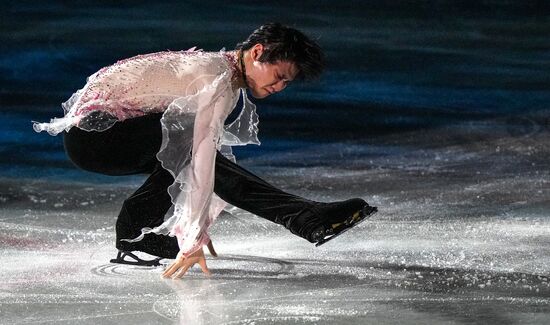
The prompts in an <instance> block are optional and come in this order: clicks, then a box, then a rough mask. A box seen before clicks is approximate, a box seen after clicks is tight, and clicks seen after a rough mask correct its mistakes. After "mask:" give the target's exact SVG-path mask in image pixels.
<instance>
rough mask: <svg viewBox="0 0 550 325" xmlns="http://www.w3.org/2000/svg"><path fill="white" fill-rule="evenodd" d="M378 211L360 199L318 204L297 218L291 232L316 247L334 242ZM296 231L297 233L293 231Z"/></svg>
mask: <svg viewBox="0 0 550 325" xmlns="http://www.w3.org/2000/svg"><path fill="white" fill-rule="evenodd" d="M376 211H378V209H377V208H376V207H372V206H370V205H368V203H367V202H365V200H363V199H360V198H355V199H349V200H345V201H339V202H331V203H322V202H319V203H318V204H316V205H315V206H314V207H313V208H312V209H311V210H310V211H309V213H304V214H303V215H301V216H299V217H297V218H295V220H294V222H293V224H292V226H291V228H290V229H291V231H292V232H293V233H295V234H297V235H299V236H301V237H303V238H305V239H307V240H308V241H309V242H311V243H316V244H315V246H320V245H322V244H324V243H326V242H327V241H329V240H332V239H334V238H336V237H338V236H339V235H341V234H342V233H344V232H346V231H347V230H349V229H351V228H353V227H354V226H356V225H358V224H359V223H361V222H362V221H364V220H365V219H367V218H368V217H370V216H371V215H372V214H374V213H375V212H376ZM292 229H295V230H297V231H293V230H292Z"/></svg>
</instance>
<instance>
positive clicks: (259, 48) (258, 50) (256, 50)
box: [250, 43, 264, 61]
mask: <svg viewBox="0 0 550 325" xmlns="http://www.w3.org/2000/svg"><path fill="white" fill-rule="evenodd" d="M262 53H264V46H263V45H262V44H260V43H258V44H256V45H254V46H252V48H251V49H250V57H251V58H252V60H254V61H258V59H259V58H260V57H261V56H262Z"/></svg>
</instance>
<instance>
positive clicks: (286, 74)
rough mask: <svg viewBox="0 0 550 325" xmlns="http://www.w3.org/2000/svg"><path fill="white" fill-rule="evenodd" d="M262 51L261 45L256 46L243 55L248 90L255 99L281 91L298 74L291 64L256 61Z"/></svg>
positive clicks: (294, 66) (286, 62)
mask: <svg viewBox="0 0 550 325" xmlns="http://www.w3.org/2000/svg"><path fill="white" fill-rule="evenodd" d="M263 49H264V47H263V45H262V44H256V45H254V46H253V47H252V48H250V49H249V50H248V51H246V52H245V55H244V62H245V70H246V81H247V83H248V86H249V88H248V89H249V90H250V93H251V94H252V96H253V97H255V98H265V97H267V96H269V95H272V94H275V93H278V92H280V91H282V90H283V89H285V88H286V86H288V83H289V82H291V81H292V80H294V78H295V77H296V74H297V73H298V69H297V68H296V65H295V64H294V63H292V62H288V61H276V62H275V63H268V62H260V61H258V59H259V58H260V56H261V55H262V53H263Z"/></svg>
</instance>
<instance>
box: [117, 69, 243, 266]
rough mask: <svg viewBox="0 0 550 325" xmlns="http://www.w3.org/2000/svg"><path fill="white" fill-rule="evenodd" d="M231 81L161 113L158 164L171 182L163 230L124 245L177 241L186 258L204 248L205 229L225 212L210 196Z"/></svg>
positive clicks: (219, 81)
mask: <svg viewBox="0 0 550 325" xmlns="http://www.w3.org/2000/svg"><path fill="white" fill-rule="evenodd" d="M230 78H231V74H230V72H229V71H228V72H225V73H223V74H222V75H220V76H218V77H217V78H216V79H215V80H214V81H213V82H210V83H209V84H208V85H206V86H205V87H204V88H203V89H202V90H200V91H199V92H198V93H197V94H194V95H191V96H186V97H182V98H178V99H177V100H175V101H174V102H173V103H171V104H170V106H169V107H168V109H167V110H166V111H165V112H164V115H163V117H162V119H161V123H162V129H163V143H162V146H161V149H160V151H159V153H158V154H157V158H158V159H159V161H161V162H162V166H163V167H164V168H165V169H167V170H168V171H170V172H171V173H172V175H173V176H174V179H175V181H174V183H173V184H172V185H171V186H170V187H169V189H168V192H169V194H170V196H171V198H172V203H173V206H172V207H171V209H170V210H169V211H168V213H167V217H168V218H167V219H166V220H165V221H164V223H163V224H162V225H160V226H158V227H155V228H152V229H151V228H144V229H142V235H141V236H140V237H138V238H136V239H133V240H128V241H131V242H132V241H137V240H141V239H142V238H143V235H144V234H148V233H156V234H163V235H170V236H177V238H178V244H179V247H180V251H182V252H183V253H184V255H185V256H187V255H189V254H192V253H193V252H194V251H196V250H197V249H199V248H201V247H202V246H203V245H205V244H207V243H208V241H209V236H208V228H209V227H210V225H212V224H213V222H214V220H215V219H216V217H217V215H218V214H219V213H220V212H221V210H223V208H224V206H225V203H224V202H223V201H222V200H221V199H219V198H217V196H215V194H214V193H213V191H214V173H215V162H216V150H217V149H219V148H220V147H221V134H222V132H223V123H224V121H225V119H226V118H227V115H228V114H229V113H230V111H231V110H232V109H233V107H234V106H235V103H236V101H237V99H238V98H237V97H238V96H237V94H238V92H236V91H233V90H232V88H231V83H230Z"/></svg>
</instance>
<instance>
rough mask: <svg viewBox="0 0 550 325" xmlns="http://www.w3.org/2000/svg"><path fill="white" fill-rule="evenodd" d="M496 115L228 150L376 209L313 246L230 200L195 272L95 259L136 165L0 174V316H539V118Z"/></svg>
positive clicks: (546, 310) (441, 320) (434, 320)
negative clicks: (96, 177) (108, 177)
mask: <svg viewBox="0 0 550 325" xmlns="http://www.w3.org/2000/svg"><path fill="white" fill-rule="evenodd" d="M539 126H540V125H539ZM508 128H509V125H507V124H506V123H505V122H504V121H502V120H495V121H487V122H483V123H481V122H480V124H476V125H473V124H463V125H454V126H448V127H444V128H439V129H432V130H428V131H423V132H415V133H406V134H399V135H395V136H391V137H380V138H377V139H368V140H364V141H350V142H339V143H328V144H324V145H323V144H319V145H316V146H312V147H310V148H307V150H300V151H291V152H284V153H277V154H273V153H270V154H269V155H266V156H265V157H264V156H260V157H255V158H250V159H247V160H241V164H242V165H244V166H245V167H247V168H249V169H250V170H252V171H254V172H256V173H257V174H259V175H261V176H263V177H264V178H266V179H267V180H269V181H270V182H273V183H274V184H276V185H277V186H280V187H282V188H285V189H286V190H288V191H290V192H293V193H297V194H300V195H303V196H306V197H309V198H312V199H317V200H323V201H331V200H339V199H345V198H349V197H356V196H358V197H363V198H365V199H366V200H367V201H368V202H369V203H371V204H372V205H375V206H378V208H379V212H378V213H377V214H376V215H374V216H373V217H372V219H371V220H369V221H366V222H364V223H362V224H361V225H360V226H358V227H357V228H356V229H353V230H351V231H349V232H347V233H346V234H345V235H342V236H341V237H340V238H338V239H335V240H334V241H331V242H329V243H327V244H325V245H323V246H321V247H318V248H315V247H314V246H313V245H312V244H310V243H308V242H307V241H305V240H303V239H301V238H298V237H296V236H294V235H292V234H291V233H289V232H288V231H287V230H286V229H284V228H282V227H280V226H278V225H275V224H271V223H270V222H268V221H266V220H263V219H261V218H259V217H256V216H253V215H251V214H249V213H247V212H244V211H242V210H238V209H236V210H234V211H233V214H234V215H233V216H231V215H229V214H224V215H222V216H221V217H220V218H219V219H218V221H217V223H216V224H215V225H214V226H213V228H212V232H211V237H212V239H213V241H214V245H215V246H216V249H217V251H218V254H219V257H218V258H213V257H211V256H208V255H207V258H208V266H209V268H210V270H211V271H212V276H211V277H210V278H207V277H205V276H204V275H203V274H202V273H201V271H200V269H199V268H198V267H196V268H194V269H191V270H190V272H189V273H188V274H187V275H186V276H185V277H184V278H183V279H182V280H170V279H162V278H161V276H160V274H161V272H162V267H157V268H148V267H135V266H127V265H119V264H110V263H109V259H111V258H113V257H114V256H115V254H116V250H115V248H114V224H115V218H116V215H117V213H118V209H119V208H120V205H121V203H122V201H123V200H124V198H125V197H126V196H128V195H129V194H130V193H131V192H132V191H133V190H134V189H135V188H136V187H137V186H138V185H139V181H140V180H139V179H135V180H133V181H131V182H129V183H121V184H118V185H112V184H110V185H97V184H88V183H79V182H71V183H68V182H56V181H55V180H48V181H45V180H34V181H30V180H15V179H3V180H2V182H1V183H0V184H1V188H0V204H1V206H2V209H1V215H0V244H1V251H0V258H1V260H0V262H1V263H0V271H1V274H2V281H1V282H0V323H2V324H74V323H78V324H98V323H112V324H134V323H138V324H146V323H155V324H172V323H181V324H274V323H275V324H296V323H299V324H303V323H305V324H334V323H342V324H394V323H415V324H456V323H473V324H487V323H498V324H511V323H530V324H536V323H538V324H547V323H549V322H550V307H549V303H550V287H549V286H550V285H549V282H550V280H549V278H550V257H549V256H550V254H549V253H550V245H549V244H550V219H549V212H550V196H549V189H550V183H549V182H550V177H549V173H550V168H549V165H550V160H549V158H548V157H549V153H550V145H549V144H550V134H549V132H548V130H547V129H545V128H544V126H540V127H538V128H535V129H533V130H530V131H529V132H526V133H524V134H516V133H515V134H513V135H511V134H510V132H507V130H508ZM143 256H144V257H145V255H143ZM163 262H164V263H169V260H163Z"/></svg>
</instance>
